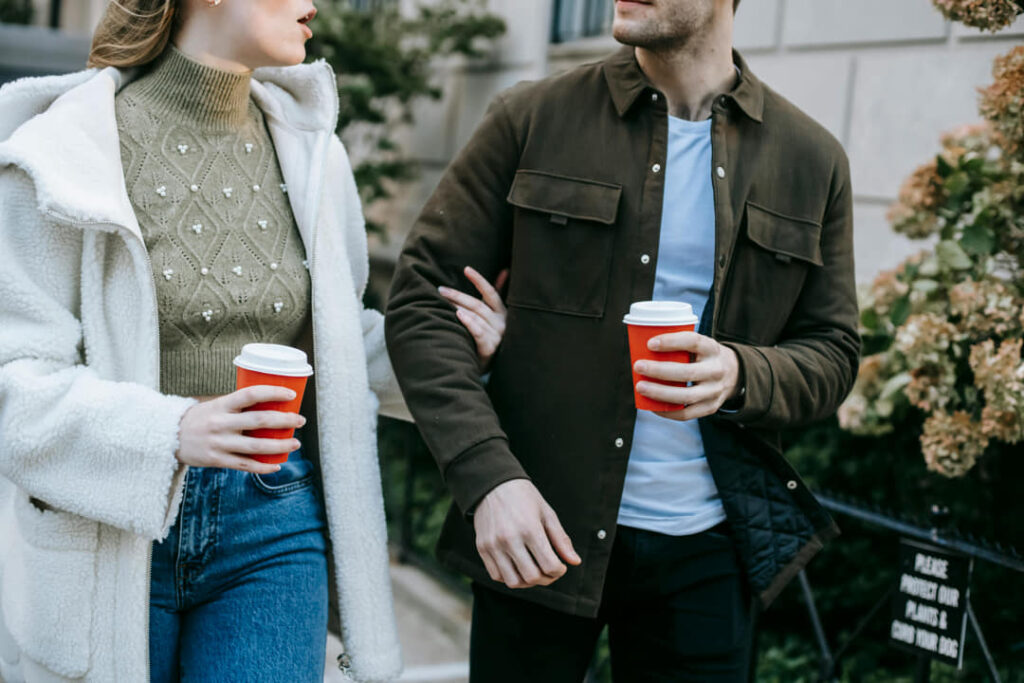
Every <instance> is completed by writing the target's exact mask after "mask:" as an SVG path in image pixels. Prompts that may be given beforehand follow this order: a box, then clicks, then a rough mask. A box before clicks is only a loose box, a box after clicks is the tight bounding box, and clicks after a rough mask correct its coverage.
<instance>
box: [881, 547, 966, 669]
mask: <svg viewBox="0 0 1024 683" xmlns="http://www.w3.org/2000/svg"><path fill="white" fill-rule="evenodd" d="M972 568H973V561H972V560H971V559H970V558H967V557H963V556H961V555H955V554H952V553H950V552H947V551H945V550H942V549H940V548H934V547H932V546H929V545H925V544H923V543H916V542H914V541H908V540H907V539H902V540H900V571H899V575H898V578H897V579H896V590H895V591H894V593H893V599H892V620H891V621H890V623H889V642H890V643H891V644H893V645H896V646H898V647H901V648H904V649H909V650H911V651H912V652H914V653H916V654H922V655H927V656H929V657H931V658H932V659H937V660H939V661H942V662H945V663H947V664H952V665H953V666H956V667H957V668H960V667H961V666H962V665H963V661H964V636H965V634H966V632H967V596H968V591H969V587H970V581H971V570H972Z"/></svg>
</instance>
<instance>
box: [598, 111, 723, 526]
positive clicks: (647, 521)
mask: <svg viewBox="0 0 1024 683" xmlns="http://www.w3.org/2000/svg"><path fill="white" fill-rule="evenodd" d="M714 266H715V200H714V193H713V190H712V187H711V119H707V120H705V121H686V120H684V119H678V118H675V117H672V116H670V117H669V118H668V154H667V162H666V164H665V198H664V201H663V206H662V213H661V236H660V240H659V244H658V265H657V270H656V271H655V280H654V295H653V297H652V298H653V299H654V300H655V301H659V300H661V301H685V302H687V303H689V304H691V305H692V306H693V312H694V313H695V314H696V315H697V316H701V315H703V312H704V306H705V305H706V304H707V301H708V295H709V293H710V292H711V284H712V280H713V279H714ZM723 520H725V511H724V510H723V509H722V503H721V499H720V497H719V495H718V488H717V487H716V486H715V482H714V480H713V479H712V478H711V470H710V469H709V468H708V462H707V459H706V458H705V457H704V442H703V439H702V438H701V435H700V427H699V426H698V424H697V420H688V421H687V422H677V421H675V420H668V419H665V418H663V417H659V416H657V415H655V414H654V413H651V412H649V411H646V410H641V411H638V412H637V418H636V427H635V428H634V430H633V450H632V451H631V452H630V454H629V465H628V469H627V470H626V484H625V489H624V490H623V492H622V503H621V505H620V506H619V520H618V521H619V524H622V525H625V526H631V527H637V528H640V529H646V530H648V531H655V532H659V533H663V534H669V535H672V536H684V535H687V534H696V533H699V532H701V531H705V530H707V529H710V528H711V527H713V526H715V525H716V524H718V523H719V522H722V521H723Z"/></svg>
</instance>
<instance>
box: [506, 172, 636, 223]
mask: <svg viewBox="0 0 1024 683" xmlns="http://www.w3.org/2000/svg"><path fill="white" fill-rule="evenodd" d="M621 196H622V186H621V185H612V184H611V183H602V182H599V181H596V180H586V179H583V178H570V177H568V176H560V175H555V174H553V173H545V172H543V171H516V177H515V180H513V181H512V189H511V190H510V191H509V193H508V202H509V203H510V204H512V205H513V206H518V207H519V208H521V209H531V210H533V211H540V212H543V213H549V214H551V215H552V216H553V217H555V216H557V217H562V218H576V219H578V220H584V221H596V222H598V223H604V224H605V225H612V224H613V223H615V219H616V217H617V216H618V212H619V199H620V197H621Z"/></svg>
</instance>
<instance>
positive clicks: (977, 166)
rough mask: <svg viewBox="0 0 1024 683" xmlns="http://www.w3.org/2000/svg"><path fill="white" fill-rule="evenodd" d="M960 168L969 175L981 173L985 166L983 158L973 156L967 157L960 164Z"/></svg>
mask: <svg viewBox="0 0 1024 683" xmlns="http://www.w3.org/2000/svg"><path fill="white" fill-rule="evenodd" d="M960 168H962V169H963V170H964V171H966V172H967V173H969V174H971V175H973V174H975V173H981V171H982V169H984V168H985V158H984V157H974V158H973V159H968V160H967V161H964V162H963V163H961V164H960Z"/></svg>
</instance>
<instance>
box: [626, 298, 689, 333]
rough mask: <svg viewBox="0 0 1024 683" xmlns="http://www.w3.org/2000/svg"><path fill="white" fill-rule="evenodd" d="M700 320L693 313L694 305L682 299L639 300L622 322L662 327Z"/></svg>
mask: <svg viewBox="0 0 1024 683" xmlns="http://www.w3.org/2000/svg"><path fill="white" fill-rule="evenodd" d="M698 320H699V319H698V318H697V316H695V315H694V314H693V306H691V305H690V304H687V303H683V302H682V301H637V302H636V303H634V304H633V305H632V306H630V307H629V314H628V315H626V317H625V318H623V320H622V322H624V323H626V324H627V325H650V326H652V327H653V326H657V327H661V326H664V325H689V324H691V323H692V324H697V322H698Z"/></svg>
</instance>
